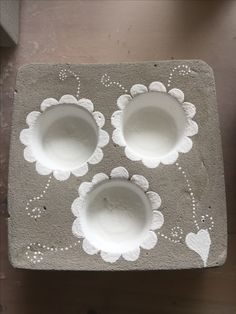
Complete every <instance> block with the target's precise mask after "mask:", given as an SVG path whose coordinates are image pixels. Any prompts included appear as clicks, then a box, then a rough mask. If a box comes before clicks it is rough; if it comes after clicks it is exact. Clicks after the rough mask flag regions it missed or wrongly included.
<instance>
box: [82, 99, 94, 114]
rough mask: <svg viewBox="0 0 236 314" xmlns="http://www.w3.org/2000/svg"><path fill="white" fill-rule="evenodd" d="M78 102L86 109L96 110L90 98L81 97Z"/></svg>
mask: <svg viewBox="0 0 236 314" xmlns="http://www.w3.org/2000/svg"><path fill="white" fill-rule="evenodd" d="M78 104H79V105H80V106H82V107H84V108H85V109H87V110H88V111H90V112H93V110H94V106H93V103H92V101H91V100H90V99H87V98H81V99H80V100H79V101H78Z"/></svg>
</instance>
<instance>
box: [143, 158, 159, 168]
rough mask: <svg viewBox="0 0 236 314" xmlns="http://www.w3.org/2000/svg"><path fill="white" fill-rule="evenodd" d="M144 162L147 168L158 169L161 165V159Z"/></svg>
mask: <svg viewBox="0 0 236 314" xmlns="http://www.w3.org/2000/svg"><path fill="white" fill-rule="evenodd" d="M142 162H143V164H144V166H146V167H147V168H156V167H158V166H159V164H160V160H159V159H143V160H142Z"/></svg>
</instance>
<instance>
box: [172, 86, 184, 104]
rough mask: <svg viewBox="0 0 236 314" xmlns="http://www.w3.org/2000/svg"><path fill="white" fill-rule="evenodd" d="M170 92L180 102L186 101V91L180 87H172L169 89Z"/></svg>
mask: <svg viewBox="0 0 236 314" xmlns="http://www.w3.org/2000/svg"><path fill="white" fill-rule="evenodd" d="M168 93H169V94H170V95H171V96H173V97H175V98H176V99H177V100H178V101H179V102H183V101H184V93H183V92H182V90H180V89H178V88H172V89H171V90H169V92H168Z"/></svg>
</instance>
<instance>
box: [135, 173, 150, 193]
mask: <svg viewBox="0 0 236 314" xmlns="http://www.w3.org/2000/svg"><path fill="white" fill-rule="evenodd" d="M131 181H132V182H133V183H135V184H136V185H138V186H140V187H141V188H142V189H143V190H144V191H147V190H148V188H149V183H148V180H147V179H146V178H145V177H144V176H141V175H139V174H134V175H133V176H132V178H131Z"/></svg>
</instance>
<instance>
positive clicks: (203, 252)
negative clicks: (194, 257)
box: [185, 229, 211, 267]
mask: <svg viewBox="0 0 236 314" xmlns="http://www.w3.org/2000/svg"><path fill="white" fill-rule="evenodd" d="M185 242H186V244H187V246H188V247H189V248H190V249H191V250H193V251H195V252H196V253H197V254H199V255H200V257H201V259H202V260H203V263H204V267H206V265H207V259H208V254H209V250H210V246H211V238H210V235H209V232H208V230H205V229H201V230H199V231H198V233H193V232H190V233H188V234H187V236H186V238H185Z"/></svg>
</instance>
